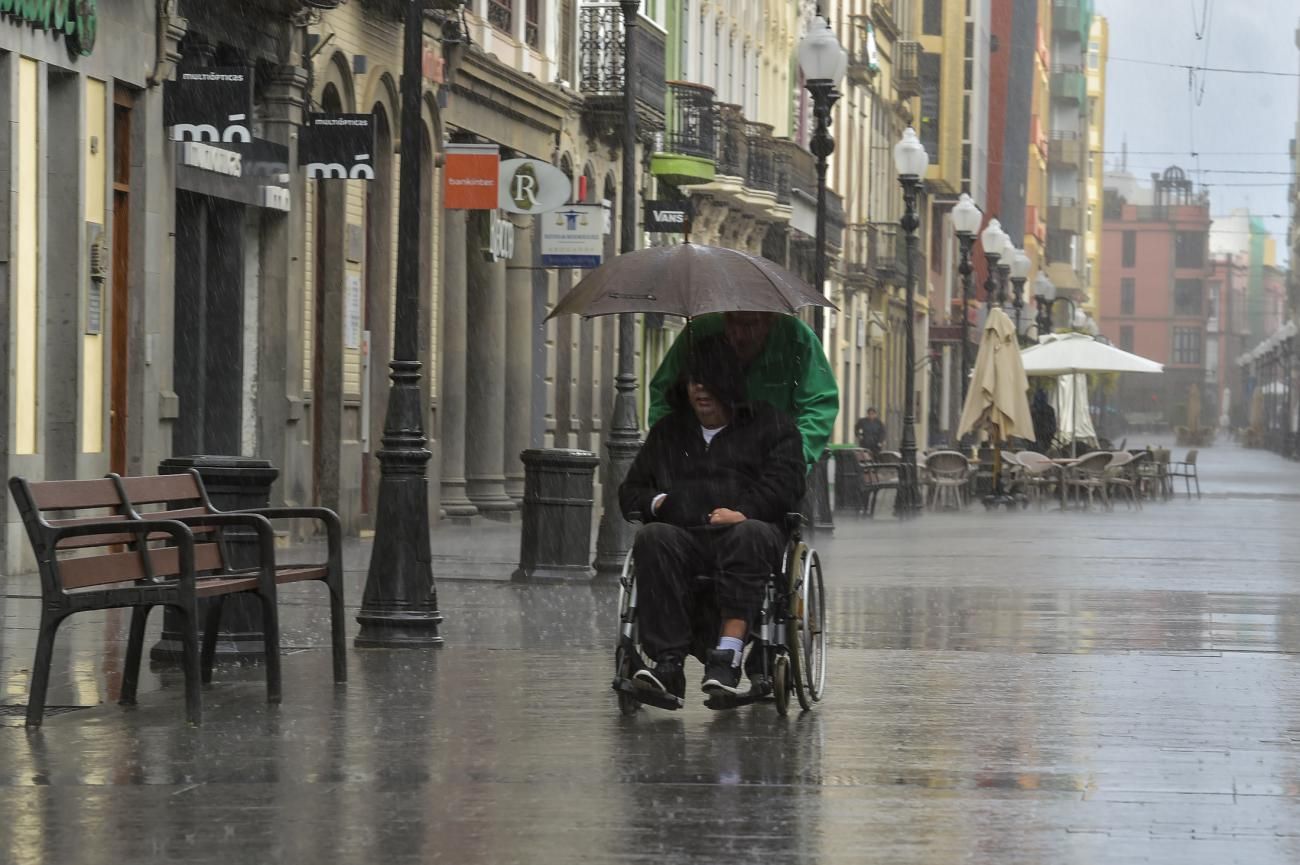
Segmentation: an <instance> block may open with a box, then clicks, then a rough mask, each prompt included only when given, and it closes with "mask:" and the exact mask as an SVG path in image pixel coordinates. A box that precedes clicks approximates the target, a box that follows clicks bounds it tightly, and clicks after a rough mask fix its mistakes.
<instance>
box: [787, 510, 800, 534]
mask: <svg viewBox="0 0 1300 865" xmlns="http://www.w3.org/2000/svg"><path fill="white" fill-rule="evenodd" d="M783 525H784V526H785V533H786V534H787V535H789V534H793V533H795V532H797V531H798V530H799V529H802V528H803V514H786V515H785V520H784V522H783Z"/></svg>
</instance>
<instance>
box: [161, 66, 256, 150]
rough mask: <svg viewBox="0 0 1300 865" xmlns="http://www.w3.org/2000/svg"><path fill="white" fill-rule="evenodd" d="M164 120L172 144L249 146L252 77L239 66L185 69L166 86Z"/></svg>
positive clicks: (250, 141)
mask: <svg viewBox="0 0 1300 865" xmlns="http://www.w3.org/2000/svg"><path fill="white" fill-rule="evenodd" d="M163 117H164V122H165V124H166V125H167V126H168V127H170V129H171V139H172V140H173V141H198V142H207V143H213V144H218V143H220V144H250V143H252V141H253V125H252V117H253V73H252V72H251V71H250V70H248V69H245V68H243V67H239V66H231V67H212V68H210V69H190V70H184V69H183V70H181V71H180V72H178V73H177V74H176V80H175V81H174V82H169V83H168V84H167V91H166V93H165V95H164V98H163Z"/></svg>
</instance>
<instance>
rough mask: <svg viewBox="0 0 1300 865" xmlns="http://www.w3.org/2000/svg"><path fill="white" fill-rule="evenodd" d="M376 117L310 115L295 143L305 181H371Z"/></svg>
mask: <svg viewBox="0 0 1300 865" xmlns="http://www.w3.org/2000/svg"><path fill="white" fill-rule="evenodd" d="M374 151H375V116H374V115H373V114H312V115H311V116H310V117H309V122H308V124H307V125H306V126H304V127H303V128H302V133H301V136H300V137H299V139H298V164H299V165H301V166H303V167H304V168H305V169H307V179H308V180H374V179H375V165H374V158H373V153H374Z"/></svg>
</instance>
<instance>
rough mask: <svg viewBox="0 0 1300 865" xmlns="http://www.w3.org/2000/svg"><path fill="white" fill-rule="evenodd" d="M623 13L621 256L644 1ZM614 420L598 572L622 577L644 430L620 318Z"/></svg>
mask: <svg viewBox="0 0 1300 865" xmlns="http://www.w3.org/2000/svg"><path fill="white" fill-rule="evenodd" d="M619 6H620V7H621V8H622V10H623V183H622V190H621V192H620V195H621V198H620V199H619V200H620V201H621V202H622V205H623V207H622V212H621V213H620V214H619V221H620V222H621V223H622V224H621V225H620V228H621V229H622V230H621V232H620V235H621V238H620V240H621V245H620V248H619V251H620V252H623V253H628V252H632V251H633V250H635V249H636V226H637V219H636V202H637V194H636V193H637V189H636V141H637V117H636V94H637V75H636V68H637V65H636V63H637V47H638V46H637V21H636V18H637V12H638V10H639V9H640V8H641V0H619ZM614 391H615V395H614V415H613V417H612V418H611V419H610V430H609V438H608V439H607V440H606V442H605V447H606V448H607V449H608V451H609V462H608V464H607V465H608V467H609V473H608V477H606V478H604V479H603V485H604V486H603V490H604V503H603V504H604V507H603V510H602V513H601V515H600V528H599V530H598V531H597V533H596V561H595V567H596V572H597V573H599V574H606V575H608V574H617V573H619V572H621V571H622V570H623V561H624V559H626V558H627V553H628V551H629V550H631V549H632V536H633V534H634V531H633V528H632V524H631V523H629V522H628V521H627V520H625V519H623V513H622V510H621V509H620V507H619V503H618V488H619V486H620V485H621V484H622V483H623V478H625V477H627V471H628V469H629V468H631V466H632V461H633V460H634V459H636V453H637V451H638V450H640V449H641V429H640V423H639V422H638V420H637V416H636V315H635V314H633V313H630V312H625V313H622V314H620V315H619V317H618V374H617V375H616V376H615V378H614Z"/></svg>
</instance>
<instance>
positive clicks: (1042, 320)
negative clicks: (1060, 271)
mask: <svg viewBox="0 0 1300 865" xmlns="http://www.w3.org/2000/svg"><path fill="white" fill-rule="evenodd" d="M1055 301H1056V286H1055V285H1053V284H1052V281H1051V280H1050V279H1048V278H1047V274H1045V273H1043V272H1042V271H1039V273H1038V276H1037V277H1036V278H1035V279H1034V303H1035V305H1036V306H1037V307H1038V318H1037V319H1036V320H1035V323H1036V324H1037V325H1038V338H1039V339H1042V338H1043V337H1044V336H1046V335H1047V334H1049V333H1051V332H1052V304H1053V303H1054V302H1055Z"/></svg>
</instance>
